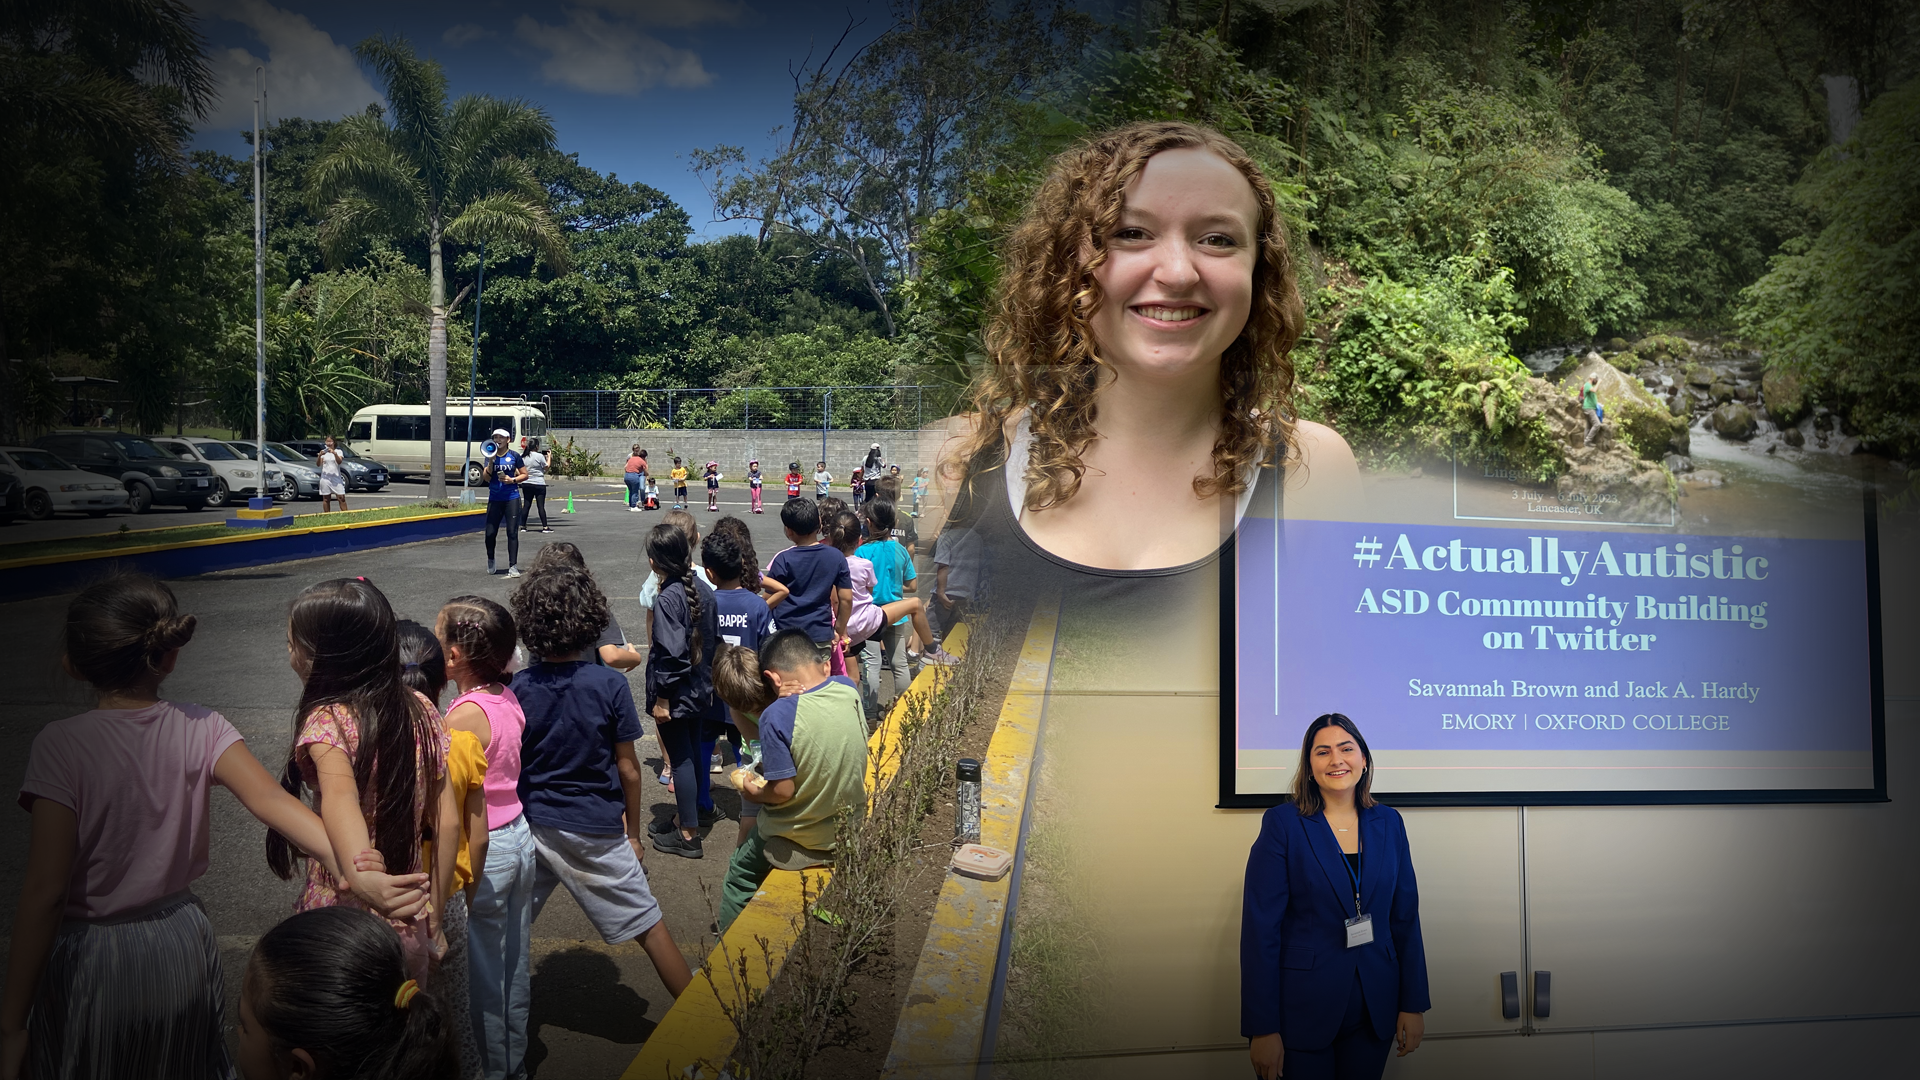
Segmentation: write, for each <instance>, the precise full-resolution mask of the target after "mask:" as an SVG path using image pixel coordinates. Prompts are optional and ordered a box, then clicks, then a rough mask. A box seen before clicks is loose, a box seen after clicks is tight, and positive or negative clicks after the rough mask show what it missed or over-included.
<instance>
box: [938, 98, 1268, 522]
mask: <svg viewBox="0 0 1920 1080" xmlns="http://www.w3.org/2000/svg"><path fill="white" fill-rule="evenodd" d="M1190 148H1193V149H1204V150H1208V151H1211V152H1212V153H1214V154H1217V155H1219V156H1220V157H1221V158H1222V159H1223V160H1225V161H1226V162H1227V163H1228V164H1230V165H1232V166H1233V167H1234V168H1236V169H1238V170H1239V171H1240V174H1241V175H1242V176H1244V177H1246V179H1247V183H1248V185H1250V186H1251V187H1252V188H1253V196H1254V201H1255V202H1256V203H1258V205H1259V207H1260V221H1259V229H1258V247H1257V251H1256V253H1255V255H1256V258H1255V263H1254V269H1253V308H1252V310H1251V312H1249V314H1248V317H1247V325H1246V328H1245V329H1244V330H1242V331H1241V332H1240V336H1239V337H1238V338H1235V339H1234V341H1233V343H1232V344H1231V345H1229V346H1227V349H1226V352H1225V354H1224V355H1223V356H1222V358H1221V365H1220V397H1221V401H1222V402H1223V403H1224V406H1225V409H1224V413H1223V416H1222V419H1221V425H1220V435H1219V438H1217V439H1216V440H1215V441H1214V444H1213V475H1211V476H1196V477H1195V478H1194V481H1193V490H1194V493H1195V494H1197V495H1199V496H1200V497H1201V498H1208V497H1211V496H1214V495H1225V496H1233V495H1237V494H1239V493H1240V492H1241V491H1242V490H1244V489H1245V487H1246V479H1245V473H1246V470H1247V468H1248V467H1249V466H1250V465H1254V464H1264V463H1265V462H1266V461H1267V459H1268V457H1269V456H1270V454H1271V452H1272V451H1273V449H1274V448H1275V447H1276V446H1284V445H1285V444H1286V443H1287V442H1288V440H1289V439H1290V438H1291V436H1292V434H1293V431H1292V421H1291V419H1290V418H1291V416H1292V414H1293V382H1294V369H1293V361H1292V359H1291V357H1290V355H1289V354H1290V353H1291V351H1292V349H1293V345H1294V342H1295V341H1297V340H1298V339H1299V337H1300V331H1301V327H1302V326H1303V324H1304V323H1305V321H1306V315H1305V309H1304V307H1303V305H1302V304H1301V301H1300V291H1299V287H1298V285H1297V284H1296V282H1295V277H1294V262H1293V254H1292V250H1291V248H1290V247H1289V243H1288V238H1287V228H1286V223H1285V221H1284V220H1283V219H1282V218H1281V216H1280V214H1279V213H1278V212H1277V211H1276V210H1275V208H1274V201H1273V188H1272V187H1271V186H1270V185H1269V184H1268V183H1267V179H1266V177H1265V176H1264V175H1263V174H1262V173H1261V172H1260V167H1259V166H1258V165H1256V164H1255V163H1254V161H1253V159H1252V158H1251V157H1249V156H1248V155H1247V152H1246V151H1245V150H1243V149H1241V147H1240V145H1239V144H1238V143H1235V142H1234V141H1233V140H1232V139H1229V138H1227V137H1226V136H1224V135H1222V134H1220V133H1219V132H1217V131H1214V130H1212V129H1210V128H1205V127H1200V126H1198V125H1195V124H1188V123H1180V122H1166V121H1148V122H1141V123H1135V124H1128V125H1126V126H1124V127H1119V128H1115V129H1113V130H1111V131H1106V132H1102V133H1100V134H1098V135H1094V136H1092V137H1091V138H1089V139H1087V140H1086V141H1085V142H1083V143H1081V144H1080V145H1079V146H1077V147H1075V148H1073V149H1071V150H1068V151H1066V152H1064V153H1062V154H1060V155H1059V156H1058V157H1056V158H1054V161H1053V167H1052V169H1051V171H1050V172H1049V173H1048V175H1047V178H1046V180H1045V181H1043V182H1042V183H1041V185H1040V188H1039V190H1038V191H1037V192H1035V193H1034V196H1033V200H1032V202H1030V203H1029V204H1028V206H1027V211H1026V215H1025V216H1024V217H1023V218H1022V219H1021V221H1020V224H1019V225H1018V226H1016V227H1015V228H1014V230H1013V232H1012V234H1011V235H1010V236H1009V237H1008V238H1007V242H1006V249H1005V251H1004V253H1003V254H1004V258H1003V259H1002V263H1001V265H1002V267H1003V269H1002V275H1001V279H1000V287H999V291H998V295H997V297H996V301H995V310H994V313H993V316H992V318H991V320H990V321H989V323H988V326H987V328H986V334H985V340H986V352H987V356H988V358H989V360H990V363H989V365H988V367H987V369H986V371H985V372H984V373H983V374H982V375H981V376H980V378H979V379H977V380H976V381H975V384H974V388H973V393H972V396H973V407H974V411H975V413H976V414H977V415H976V420H977V426H976V427H975V428H974V431H973V434H972V436H971V437H970V438H969V439H968V440H967V441H966V443H965V444H964V445H963V446H962V448H961V450H960V453H959V454H958V456H957V457H956V458H954V459H953V460H950V461H948V462H946V463H945V464H943V466H942V469H941V472H942V475H943V476H945V477H946V478H947V479H949V480H962V481H965V480H967V479H970V478H971V477H972V476H973V475H974V474H975V473H978V472H980V471H982V470H984V469H988V468H992V467H993V466H994V465H996V464H999V463H1000V461H1001V460H1002V457H1003V455H1004V447H1003V446H1002V445H1001V444H1002V441H1003V430H1004V428H1005V427H1006V423H1007V421H1008V420H1009V419H1010V418H1011V417H1012V416H1014V415H1015V414H1016V413H1018V412H1019V411H1021V410H1025V411H1026V414H1027V417H1028V425H1029V428H1030V430H1031V431H1032V436H1033V438H1032V455H1031V459H1030V461H1029V462H1028V463H1027V464H1026V467H1025V468H1026V481H1027V500H1026V507H1027V509H1032V510H1040V509H1045V508H1047V507H1051V506H1058V505H1060V504H1061V503H1064V502H1066V501H1067V500H1069V499H1071V498H1073V496H1074V495H1075V494H1076V493H1077V492H1078V491H1079V490H1080V481H1081V479H1082V477H1083V476H1084V475H1085V473H1086V465H1085V463H1084V462H1083V461H1082V460H1081V455H1082V454H1083V453H1085V452H1086V449H1087V447H1088V446H1089V445H1091V444H1092V442H1093V440H1094V438H1095V437H1096V435H1097V433H1096V431H1095V430H1094V421H1095V419H1096V417H1097V415H1098V412H1097V408H1096V406H1095V399H1096V396H1097V393H1098V391H1099V389H1100V385H1101V376H1102V372H1103V371H1105V372H1111V371H1112V368H1111V366H1110V365H1109V363H1108V361H1107V360H1106V359H1105V358H1104V357H1102V356H1101V355H1100V344H1099V342H1098V341H1096V340H1095V339H1094V335H1093V325H1092V323H1093V316H1094V313H1095V312H1096V311H1097V310H1099V307H1100V304H1101V303H1102V301H1103V299H1104V298H1103V297H1102V295H1101V292H1100V285H1099V283H1098V282H1097V281H1095V280H1094V276H1093V275H1094V272H1095V271H1096V270H1098V269H1099V268H1100V267H1101V266H1103V265H1105V264H1106V261H1107V257H1108V249H1107V238H1108V237H1109V236H1110V235H1112V233H1113V232H1114V230H1115V228H1116V227H1117V226H1118V224H1119V221H1120V214H1121V211H1122V209H1123V207H1124V204H1125V197H1126V190H1127V187H1128V185H1130V184H1131V183H1133V181H1134V180H1135V179H1137V178H1138V177H1139V176H1140V174H1141V172H1142V171H1143V170H1144V169H1145V168H1146V165H1147V161H1148V159H1150V158H1152V157H1153V156H1154V155H1155V154H1158V153H1160V152H1162V151H1165V150H1179V149H1190Z"/></svg>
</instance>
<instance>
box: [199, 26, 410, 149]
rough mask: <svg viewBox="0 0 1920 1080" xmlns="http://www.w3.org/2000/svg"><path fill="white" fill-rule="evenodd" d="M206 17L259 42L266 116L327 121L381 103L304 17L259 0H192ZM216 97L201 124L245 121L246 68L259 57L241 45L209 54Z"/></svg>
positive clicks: (343, 50) (242, 124)
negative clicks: (234, 26)
mask: <svg viewBox="0 0 1920 1080" xmlns="http://www.w3.org/2000/svg"><path fill="white" fill-rule="evenodd" d="M194 6H195V7H196V8H197V9H198V10H199V12H200V14H202V15H204V16H207V17H208V18H218V19H226V20H228V21H231V22H237V23H240V24H241V25H243V26H245V27H246V28H247V29H249V30H251V31H253V36H254V38H255V39H256V40H257V41H258V42H259V43H260V44H261V45H262V46H264V47H265V51H266V54H267V55H266V59H265V61H264V63H265V64H266V68H267V107H268V116H269V117H270V118H279V117H288V116H303V117H306V118H307V119H309V120H335V119H338V118H340V117H342V116H345V115H346V114H348V113H352V112H359V111H361V110H362V109H365V108H366V107H367V105H368V104H369V103H372V102H382V103H383V104H384V99H383V98H382V97H381V95H380V92H379V91H378V90H375V89H374V88H373V84H372V83H370V82H368V81H367V77H366V75H365V74H364V73H363V72H362V71H361V70H360V65H359V63H358V62H357V61H355V60H354V58H353V52H352V51H351V50H350V49H348V48H347V47H346V46H345V45H341V44H340V43H338V42H336V41H334V40H333V36H332V35H331V34H328V33H327V32H326V31H324V30H321V29H319V28H318V27H316V26H314V25H313V23H311V22H309V21H308V20H307V17H306V16H304V15H298V14H295V13H293V12H291V11H286V10H283V9H281V8H277V7H274V6H273V5H272V4H269V3H266V2H265V0H196V3H195V5H194ZM209 59H210V60H211V61H212V64H213V72H214V81H215V83H216V84H217V86H218V88H219V100H218V101H217V102H216V103H215V104H214V106H213V109H212V112H211V115H209V116H208V117H207V119H206V121H205V122H204V123H203V124H201V127H202V128H206V129H222V128H224V129H228V130H233V129H246V128H251V127H252V126H253V95H254V73H253V69H254V68H255V67H256V66H259V65H260V64H261V63H262V62H263V61H262V60H261V59H260V57H258V56H256V55H254V54H253V52H251V51H250V50H247V49H227V50H225V51H224V52H220V51H216V52H215V53H214V54H213V55H212V56H210V57H209Z"/></svg>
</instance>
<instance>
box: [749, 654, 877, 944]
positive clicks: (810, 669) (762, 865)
mask: <svg viewBox="0 0 1920 1080" xmlns="http://www.w3.org/2000/svg"><path fill="white" fill-rule="evenodd" d="M760 666H761V668H762V670H763V671H765V673H766V676H767V679H768V681H770V682H771V683H773V684H774V686H775V687H776V688H777V689H778V691H779V693H780V695H781V696H780V697H779V698H777V699H775V700H774V702H773V703H772V704H770V705H768V706H767V707H766V709H765V710H764V711H763V712H761V714H760V722H759V728H760V731H759V735H760V772H761V777H760V778H758V779H756V778H752V777H746V778H744V783H742V784H741V785H740V797H741V798H742V799H743V800H747V801H750V802H753V803H757V804H758V805H759V806H760V808H761V809H760V816H759V821H758V823H757V824H756V825H755V827H754V830H753V832H752V834H751V835H749V836H748V837H747V838H746V840H745V842H743V843H742V844H741V845H740V846H739V847H737V848H735V849H734V852H733V860H732V862H731V863H730V864H729V865H728V866H727V880H726V884H725V885H724V886H723V887H722V889H721V904H720V931H721V933H725V932H726V929H727V927H728V926H730V925H732V924H733V920H734V919H735V918H736V917H738V916H739V914H740V909H742V908H744V907H746V906H747V901H749V900H751V899H753V894H754V893H755V892H757V891H759V889H760V883H761V882H763V881H765V880H766V879H767V875H768V874H770V873H772V872H773V871H774V870H775V869H776V868H778V869H781V870H799V869H802V868H803V867H808V866H818V865H821V864H823V863H831V862H833V848H834V839H835V834H836V832H837V831H838V828H839V823H840V822H839V817H840V813H841V811H847V812H849V813H859V812H860V811H861V810H862V809H864V807H865V805H866V798H867V789H866V772H867V721H866V717H865V715H864V714H863V713H862V712H861V710H860V691H859V689H858V688H857V687H855V686H854V684H853V682H852V681H851V680H849V679H847V678H845V677H844V676H829V675H828V674H827V667H828V665H827V660H826V657H824V656H823V655H821V652H820V647H819V646H818V645H815V644H814V643H813V639H812V638H809V637H808V636H807V635H806V633H805V632H804V631H801V630H782V631H780V632H779V633H777V634H775V635H773V636H772V637H770V638H768V639H767V640H766V641H765V642H763V643H762V644H761V646H760Z"/></svg>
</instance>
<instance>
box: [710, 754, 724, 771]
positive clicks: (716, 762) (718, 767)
mask: <svg viewBox="0 0 1920 1080" xmlns="http://www.w3.org/2000/svg"><path fill="white" fill-rule="evenodd" d="M726 769H727V767H726V765H725V763H723V762H722V761H721V760H720V755H719V754H717V753H716V754H714V755H713V761H712V763H711V764H710V765H709V766H708V769H707V771H708V772H711V773H712V774H713V775H715V776H718V775H720V774H721V773H723V772H725V771H726Z"/></svg>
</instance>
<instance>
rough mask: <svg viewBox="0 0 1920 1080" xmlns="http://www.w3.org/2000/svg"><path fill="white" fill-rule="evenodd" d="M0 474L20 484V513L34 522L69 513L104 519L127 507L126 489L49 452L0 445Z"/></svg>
mask: <svg viewBox="0 0 1920 1080" xmlns="http://www.w3.org/2000/svg"><path fill="white" fill-rule="evenodd" d="M0 471H4V473H7V474H11V475H12V476H13V477H15V478H17V479H18V480H19V481H20V485H21V512H22V513H24V514H25V515H26V516H27V517H29V518H32V519H33V520H35V521H45V520H46V519H48V518H50V517H52V516H53V515H55V514H57V513H60V512H63V511H70V512H75V513H82V514H86V515H88V516H89V517H105V516H106V515H108V514H110V513H113V512H114V511H116V510H119V511H124V510H126V508H127V502H128V496H127V489H126V488H124V487H122V486H121V485H120V484H119V483H117V482H115V481H113V480H108V479H106V478H105V477H103V476H101V475H100V474H98V473H91V472H87V471H86V470H84V469H76V468H74V467H73V466H72V465H71V464H69V463H68V462H65V461H62V460H60V457H59V455H57V454H55V453H53V452H52V451H51V450H40V449H37V448H35V447H31V446H0Z"/></svg>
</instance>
